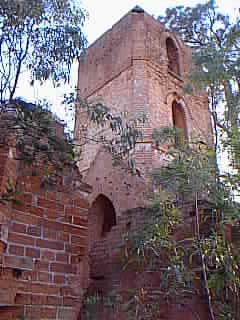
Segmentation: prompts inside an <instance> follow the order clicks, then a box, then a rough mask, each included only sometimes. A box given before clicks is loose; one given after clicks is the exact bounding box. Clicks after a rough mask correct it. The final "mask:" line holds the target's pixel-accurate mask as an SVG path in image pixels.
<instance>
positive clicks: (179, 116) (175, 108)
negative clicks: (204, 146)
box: [172, 101, 187, 143]
mask: <svg viewBox="0 0 240 320" xmlns="http://www.w3.org/2000/svg"><path fill="white" fill-rule="evenodd" d="M172 117H173V126H174V128H176V129H180V130H179V134H178V138H177V142H179V143H183V142H184V141H186V139H187V130H186V124H185V117H184V111H183V108H182V106H181V104H180V103H177V102H176V101H174V102H173V104H172Z"/></svg>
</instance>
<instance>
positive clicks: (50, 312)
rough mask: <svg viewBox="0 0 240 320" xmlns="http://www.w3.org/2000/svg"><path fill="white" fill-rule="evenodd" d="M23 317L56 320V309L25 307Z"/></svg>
mask: <svg viewBox="0 0 240 320" xmlns="http://www.w3.org/2000/svg"><path fill="white" fill-rule="evenodd" d="M25 310H26V311H25V317H26V318H27V319H47V320H51V319H56V316H57V309H56V307H46V306H27V307H26V309H25Z"/></svg>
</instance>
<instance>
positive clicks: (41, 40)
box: [0, 0, 86, 102]
mask: <svg viewBox="0 0 240 320" xmlns="http://www.w3.org/2000/svg"><path fill="white" fill-rule="evenodd" d="M0 14H1V18H0V37H1V41H0V79H1V80H0V101H1V102H4V101H6V100H12V99H13V98H14V95H15V91H16V88H17V85H18V81H19V76H20V74H21V73H22V72H23V71H25V70H28V71H29V72H30V74H31V83H32V84H33V83H34V81H35V80H39V81H40V82H41V83H42V82H43V81H45V80H48V79H51V80H53V82H54V83H55V84H56V85H58V84H59V82H60V81H61V80H63V81H69V75H70V69H71V65H72V63H73V61H74V59H75V58H78V57H79V56H80V54H81V53H82V52H83V50H84V48H85V47H86V39H85V37H84V35H83V33H82V26H83V22H84V20H85V16H86V13H85V12H84V10H82V9H81V8H78V7H76V6H75V5H74V1H72V0H61V1H55V0H48V1H45V0H34V1H32V0H30V1H29V0H22V1H18V0H1V1H0Z"/></svg>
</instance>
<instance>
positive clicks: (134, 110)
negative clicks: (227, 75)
mask: <svg viewBox="0 0 240 320" xmlns="http://www.w3.org/2000/svg"><path fill="white" fill-rule="evenodd" d="M190 68H191V50H190V49H189V48H187V47H186V46H185V45H184V44H183V42H182V41H180V40H179V39H178V38H177V37H176V35H174V34H172V33H170V32H169V31H168V30H166V28H165V27H164V26H163V25H162V24H161V23H159V21H157V20H155V19H153V18H152V17H151V16H150V15H148V14H147V13H145V12H144V11H143V10H142V9H139V8H135V9H133V10H132V11H130V12H129V13H128V14H127V15H125V16H124V17H123V18H122V19H121V20H120V21H119V22H117V23H116V24H115V25H114V26H113V27H112V28H111V29H110V30H108V31H107V32H105V33H104V34H103V35H102V36H101V37H100V38H99V39H98V40H97V41H96V42H95V43H94V44H92V45H91V46H90V47H89V49H88V52H87V54H86V56H84V57H83V58H82V59H81V60H80V64H79V80H78V88H79V90H80V94H81V95H82V96H83V97H84V98H87V99H89V101H102V102H103V103H105V104H106V105H107V106H108V107H109V108H110V110H112V112H115V113H117V114H121V115H124V116H126V117H127V118H129V119H130V118H136V117H138V116H140V115H142V114H144V115H145V116H146V117H147V121H146V123H145V124H144V125H142V127H141V130H142V132H143V141H139V143H137V145H136V150H135V157H136V162H137V167H138V168H139V169H140V171H141V173H142V177H143V179H145V178H146V173H148V172H149V171H151V169H152V168H153V167H156V166H159V165H161V164H162V163H163V162H164V161H165V160H166V157H165V152H164V151H165V149H164V146H162V147H161V148H160V150H156V149H155V148H154V145H153V142H152V131H153V129H154V128H156V129H157V128H163V127H177V128H181V129H183V130H184V133H185V138H186V139H187V140H188V141H189V142H191V141H192V140H194V139H195V138H196V137H198V138H200V139H201V140H203V141H205V142H207V143H210V144H211V143H212V131H211V122H210V115H209V111H208V101H207V96H206V95H197V94H195V95H187V94H184V95H183V86H184V80H185V78H186V76H187V74H188V72H189V70H190ZM93 132H94V133H95V132H96V128H93V127H92V125H91V124H90V123H89V122H88V121H87V118H86V117H84V115H83V112H80V114H78V113H77V114H76V123H75V138H76V140H77V141H80V143H81V139H83V138H82V136H83V135H84V136H86V135H90V136H91V134H93ZM99 153H100V155H99ZM99 158H101V159H100V160H98V159H99ZM104 162H105V163H106V165H102V164H104ZM100 163H101V170H99V169H100ZM109 163H110V161H109V159H108V156H107V155H106V156H104V155H103V152H102V151H101V150H100V146H99V144H97V143H94V142H89V143H87V144H86V145H85V146H83V147H82V153H81V161H80V163H79V168H80V171H81V172H82V173H83V175H84V180H85V181H86V182H87V183H89V184H90V185H92V187H93V193H92V196H91V199H90V202H92V201H93V200H94V199H95V198H96V197H97V196H98V194H99V190H101V193H102V194H105V195H106V196H107V197H109V199H110V200H111V201H112V203H113V205H114V207H115V209H116V213H117V215H120V211H121V210H119V202H120V203H121V205H123V206H124V208H123V210H127V209H131V208H133V207H137V206H139V205H140V206H143V205H144V201H143V199H144V197H143V196H142V189H141V187H140V190H139V188H137V189H136V190H135V195H134V194H133V192H126V190H125V189H124V186H123V185H122V183H123V182H122V180H123V179H122V178H120V177H122V173H121V172H122V171H121V170H119V169H118V168H116V167H115V168H114V170H113V171H114V177H115V180H119V181H120V185H119V184H118V183H117V184H118V186H117V184H116V185H114V186H113V190H114V191H113V190H112V195H110V192H109V181H107V180H109V179H108V174H109V166H111V164H109ZM93 172H94V173H93ZM111 175H112V174H111ZM112 176H113V175H112ZM117 176H118V178H117ZM125 176H126V174H125ZM105 177H107V178H105ZM127 179H128V181H127V182H126V180H124V181H125V182H126V183H127V184H130V185H131V186H136V185H137V186H140V185H142V184H143V179H142V180H141V179H138V178H136V177H128V178H127ZM145 180H146V179H145ZM110 181H112V180H111V179H110ZM145 182H146V181H145ZM116 188H117V189H118V190H117V189H116ZM120 189H121V190H122V191H120ZM130 189H131V188H130ZM133 189H134V188H133ZM136 194H139V195H141V196H139V197H138V199H137V200H136ZM136 202H138V203H136ZM140 202H142V203H140ZM127 204H129V205H127Z"/></svg>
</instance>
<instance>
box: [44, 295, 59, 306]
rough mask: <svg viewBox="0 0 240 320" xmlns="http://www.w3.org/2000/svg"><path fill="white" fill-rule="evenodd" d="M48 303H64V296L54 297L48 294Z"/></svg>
mask: <svg viewBox="0 0 240 320" xmlns="http://www.w3.org/2000/svg"><path fill="white" fill-rule="evenodd" d="M47 304H48V305H52V306H54V305H56V306H57V305H62V304H63V298H62V297H54V296H48V297H47Z"/></svg>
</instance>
